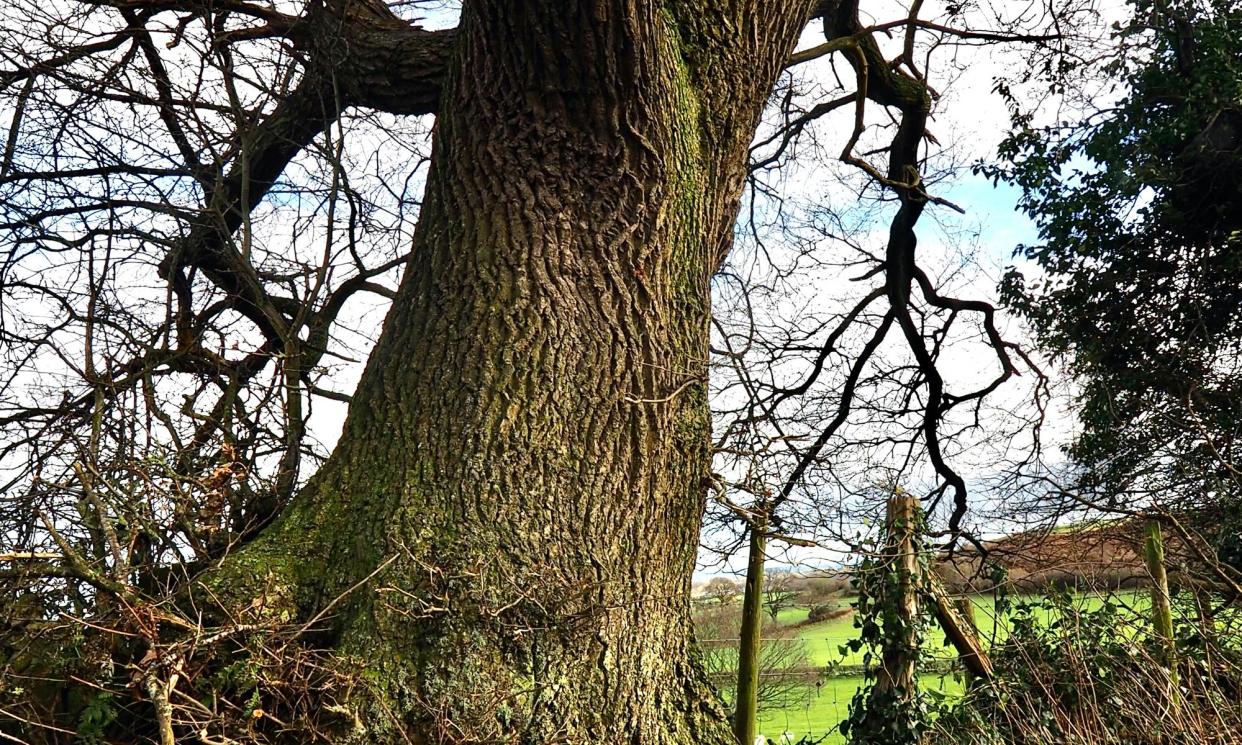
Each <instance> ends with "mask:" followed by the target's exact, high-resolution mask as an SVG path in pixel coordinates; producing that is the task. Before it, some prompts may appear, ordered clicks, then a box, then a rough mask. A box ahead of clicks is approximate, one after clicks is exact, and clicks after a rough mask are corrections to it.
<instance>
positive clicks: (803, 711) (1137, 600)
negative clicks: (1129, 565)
mask: <svg viewBox="0 0 1242 745" xmlns="http://www.w3.org/2000/svg"><path fill="white" fill-rule="evenodd" d="M1110 598H1111V600H1110ZM1038 599H1039V598H1038V597H1036V596H1031V597H1029V598H1021V597H1019V598H1014V599H1013V602H1014V603H1015V604H1016V603H1020V602H1023V601H1024V600H1038ZM1106 601H1108V602H1112V603H1114V604H1118V605H1121V606H1122V607H1123V608H1125V609H1129V610H1130V611H1131V612H1133V613H1134V614H1136V615H1139V614H1143V613H1145V612H1146V610H1147V608H1148V607H1149V603H1150V600H1149V596H1148V595H1147V593H1146V592H1145V591H1132V592H1121V593H1117V594H1113V595H1111V596H1105V595H1099V594H1082V595H1076V596H1074V604H1075V606H1076V607H1077V608H1080V609H1081V610H1084V611H1090V610H1096V609H1099V608H1100V607H1101V606H1103V604H1104V603H1105V602H1106ZM971 602H972V604H973V605H974V609H975V624H976V626H977V628H978V630H979V634H980V636H981V637H982V638H983V639H984V641H985V642H986V643H988V644H991V643H999V642H1001V641H1003V640H1004V638H1005V636H1006V635H1007V631H1008V626H1007V624H1006V623H1005V619H1004V618H1002V619H999V622H998V619H997V618H996V613H995V605H994V601H993V599H992V597H991V596H990V595H976V596H973V597H972V598H971ZM807 613H808V609H807V608H789V609H786V610H783V611H781V612H780V614H778V616H777V622H778V623H779V624H780V625H782V626H796V625H797V624H800V623H803V622H805V621H806V618H807ZM1051 615H1052V612H1051V611H1050V610H1048V609H1046V608H1039V609H1037V610H1036V617H1037V618H1041V619H1043V620H1048V619H1049V618H1050V616H1051ZM856 635H857V630H856V629H855V628H854V621H853V617H852V616H850V615H846V616H843V617H840V618H836V619H832V620H829V621H823V622H821V623H816V624H811V625H807V626H801V627H799V628H798V637H799V638H800V639H802V640H803V642H804V643H805V644H806V645H807V652H808V657H809V658H810V663H811V664H812V665H814V666H816V667H829V666H832V665H837V664H842V665H861V664H862V662H863V660H862V653H861V652H850V651H847V652H846V653H845V654H844V655H843V654H842V652H841V647H842V646H844V645H845V644H847V643H848V642H849V641H850V640H851V639H853V638H855V636H856ZM942 642H943V638H942V637H941V636H939V635H938V634H935V633H933V634H932V635H930V638H929V639H928V640H927V647H926V649H927V651H928V653H929V654H931V655H934V656H936V657H944V658H949V657H952V656H954V654H955V652H954V650H953V649H952V648H951V647H948V646H945V645H944V644H943V643H942ZM861 683H862V677H861V676H858V675H846V676H840V677H827V678H825V679H824V684H823V686H822V687H820V688H819V689H818V690H816V689H815V688H814V687H813V686H810V687H808V688H807V694H806V698H805V699H804V700H803V701H802V702H801V703H799V704H796V705H793V706H790V707H788V708H785V709H782V710H779V711H768V712H763V713H761V714H760V717H759V720H760V721H759V725H760V731H761V732H762V733H763V734H764V735H766V736H767V737H769V738H771V739H772V740H774V741H776V742H780V736H781V734H782V733H784V732H789V733H790V735H791V737H792V738H793V739H794V740H795V741H796V740H797V739H798V738H800V737H803V736H806V735H809V736H812V737H819V736H821V735H824V734H826V733H827V734H828V738H827V739H826V740H825V741H824V742H825V743H826V744H829V745H837V744H839V743H843V742H844V739H843V738H842V737H841V735H840V734H839V733H838V732H836V727H837V725H838V724H839V723H840V721H841V720H842V719H844V718H845V716H846V714H847V713H848V707H849V703H850V700H851V699H852V698H853V697H854V692H855V691H857V690H858V687H859V685H861ZM921 683H922V684H923V685H924V686H926V687H930V688H935V689H937V690H940V691H942V692H944V693H946V694H948V695H957V694H959V693H961V691H962V684H961V682H960V681H957V680H955V679H954V678H953V676H952V675H945V676H939V675H925V676H923V678H921Z"/></svg>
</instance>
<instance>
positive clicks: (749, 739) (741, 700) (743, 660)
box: [733, 510, 768, 745]
mask: <svg viewBox="0 0 1242 745" xmlns="http://www.w3.org/2000/svg"><path fill="white" fill-rule="evenodd" d="M767 543H768V526H767V520H766V519H765V516H764V514H763V512H762V511H758V510H757V511H756V515H755V517H754V518H753V519H752V520H751V521H750V554H749V556H748V557H747V562H746V590H745V593H744V594H743V596H742V633H741V639H740V640H739V644H738V652H737V701H736V703H735V706H734V711H733V734H734V735H735V736H736V737H737V741H738V745H753V744H754V742H755V731H756V729H758V724H757V721H758V715H759V645H760V644H761V643H762V640H761V639H760V636H761V631H762V629H763V563H764V560H765V559H766V554H767Z"/></svg>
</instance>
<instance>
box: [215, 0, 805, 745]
mask: <svg viewBox="0 0 1242 745" xmlns="http://www.w3.org/2000/svg"><path fill="white" fill-rule="evenodd" d="M702 5H703V7H699V6H698V5H696V4H695V3H689V2H686V3H680V4H679V3H664V4H661V3H654V2H634V1H630V2H622V1H621V0H611V1H606V0H599V1H598V2H564V1H561V0H545V1H543V2H534V1H531V2H520V3H514V2H501V1H499V0H497V1H495V2H486V1H483V0H479V1H476V2H469V3H466V10H465V12H464V17H463V19H462V23H461V27H460V30H459V32H458V48H457V52H456V57H455V61H454V62H453V64H452V69H451V72H450V74H449V77H448V80H447V83H446V86H445V89H444V92H443V93H442V95H441V105H440V114H439V117H438V119H437V124H436V127H437V130H436V135H435V142H434V146H433V158H432V167H431V171H430V175H429V177H428V185H427V192H426V198H425V201H424V203H423V206H422V214H421V218H420V223H419V226H418V228H417V231H416V234H415V237H414V241H415V248H414V253H413V257H412V259H411V262H410V265H409V267H408V269H407V271H406V274H405V277H404V279H403V281H402V284H401V287H400V289H399V292H398V295H397V298H396V300H395V301H394V303H393V308H392V311H391V313H390V315H389V317H388V319H387V321H386V323H385V326H384V329H383V333H382V335H381V337H380V339H379V342H378V344H377V346H376V348H375V351H374V353H373V355H372V357H371V359H370V361H369V363H368V366H367V369H366V372H365V374H364V376H363V378H362V382H361V384H360V386H359V388H358V391H357V393H356V394H355V397H354V403H353V405H352V407H351V409H350V413H349V416H348V419H347V422H346V424H345V428H344V432H343V434H342V437H341V440H340V442H339V445H338V447H337V449H336V451H335V453H334V454H333V456H332V457H331V459H330V460H329V462H328V463H327V464H326V465H325V467H324V468H323V469H322V471H321V472H320V473H319V474H318V475H317V476H316V477H315V478H314V479H313V480H312V483H311V484H310V485H309V486H308V487H307V488H306V490H305V491H304V493H303V494H302V495H301V496H300V497H299V499H298V500H296V501H295V503H294V505H293V506H292V507H291V508H290V509H288V510H287V511H286V513H285V514H284V515H282V516H281V518H280V519H279V520H278V521H277V522H276V523H275V524H274V525H273V526H272V528H270V529H269V530H268V531H267V533H266V534H264V535H263V536H261V537H260V538H259V539H258V540H257V541H256V542H254V543H253V544H251V545H250V546H248V547H247V548H246V549H245V550H243V551H242V552H240V553H239V554H237V555H235V556H234V557H232V559H231V560H230V562H229V563H227V564H226V566H225V567H224V569H223V570H222V571H221V572H220V573H218V574H217V575H216V576H214V577H213V578H212V579H211V580H210V581H211V583H212V584H214V585H215V589H216V590H217V591H220V590H227V591H228V593H231V594H234V595H236V596H237V597H236V598H235V599H236V600H237V601H239V602H245V601H246V600H247V597H245V596H246V595H253V594H255V589H254V588H256V587H261V588H262V593H263V598H264V599H263V602H264V603H265V604H267V605H268V606H270V607H276V606H279V605H281V604H282V603H284V604H286V605H289V606H295V607H296V610H297V611H298V612H300V613H302V614H303V615H305V614H307V613H312V612H314V611H315V610H316V609H318V608H322V607H323V606H324V604H325V603H328V602H330V601H332V600H333V599H334V598H336V597H337V596H338V595H340V594H341V593H342V592H344V591H345V590H347V589H348V588H350V587H352V586H354V585H355V584H356V583H358V582H359V580H362V579H363V578H366V577H368V575H369V574H371V573H372V572H374V571H375V570H376V569H377V568H381V567H382V571H379V572H378V573H376V574H375V576H374V577H372V578H371V579H370V582H369V583H368V584H367V585H365V586H364V587H362V588H360V589H355V590H354V591H352V592H350V593H349V594H348V595H346V596H345V598H344V599H343V600H341V601H340V602H339V603H337V604H336V605H334V606H333V608H332V614H331V616H332V620H331V622H330V623H329V624H328V625H330V626H331V627H332V629H333V631H332V636H331V639H330V641H331V643H332V644H333V646H334V648H335V649H336V650H337V651H339V652H340V653H342V654H343V655H345V656H346V657H348V658H351V659H354V660H357V661H358V662H359V664H360V665H361V666H362V667H363V668H365V670H366V673H365V678H366V679H367V680H368V681H370V689H371V691H370V693H369V694H368V697H367V698H365V699H363V700H361V702H360V703H358V704H357V706H359V707H360V710H359V712H358V713H359V714H360V716H361V723H362V725H363V727H364V728H365V733H364V732H363V731H361V730H358V731H356V732H355V736H357V737H358V738H359V739H361V740H366V741H380V742H398V741H405V740H404V739H403V738H406V737H408V738H411V739H412V740H413V741H415V742H441V741H445V742H497V741H515V742H539V743H543V742H633V743H725V742H729V741H730V734H729V728H728V726H727V724H726V723H725V721H724V713H723V711H722V710H721V709H720V707H719V706H718V704H717V703H716V699H715V696H714V694H713V693H711V691H710V689H709V687H708V685H707V683H706V681H705V678H704V676H703V675H702V673H701V671H700V670H699V668H698V666H697V664H696V663H695V655H694V653H693V650H692V641H691V629H690V621H689V616H688V604H687V597H688V590H689V587H688V583H689V581H690V576H691V572H692V569H693V564H694V558H695V551H696V545H697V538H698V529H699V519H700V512H701V509H702V504H703V498H704V493H705V488H706V483H707V480H708V475H709V471H708V469H709V465H710V452H709V434H710V433H709V427H710V419H709V411H708V404H707V398H706V374H707V353H708V350H707V341H708V321H709V312H710V307H709V304H710V303H709V279H710V276H711V274H712V272H713V271H714V269H715V268H716V267H717V266H718V264H719V262H720V260H721V259H722V257H723V255H724V252H725V251H726V250H727V248H728V245H729V242H730V236H731V230H732V223H733V220H734V217H735V213H736V205H737V200H738V198H739V195H740V191H741V185H742V180H743V174H744V166H745V153H746V146H747V144H748V143H749V140H750V137H751V134H752V132H753V129H754V126H755V123H756V121H757V117H758V115H759V112H760V110H761V108H762V105H763V102H764V99H765V97H766V95H767V92H768V91H769V90H770V88H771V86H772V83H773V81H774V80H775V77H776V75H777V73H778V71H779V69H780V65H781V62H782V61H783V60H784V59H785V58H786V57H787V55H788V53H789V51H790V50H791V48H792V46H793V43H794V41H795V40H796V38H797V35H798V31H799V29H800V28H801V27H802V25H803V24H804V23H805V21H806V18H807V15H808V13H809V3H806V2H789V3H770V2H732V3H703V4H702ZM398 730H403V731H404V734H398Z"/></svg>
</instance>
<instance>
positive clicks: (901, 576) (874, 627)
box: [841, 489, 925, 745]
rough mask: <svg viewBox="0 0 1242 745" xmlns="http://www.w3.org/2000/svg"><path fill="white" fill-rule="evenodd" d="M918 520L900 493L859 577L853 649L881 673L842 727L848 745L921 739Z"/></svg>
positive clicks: (909, 743) (911, 500)
mask: <svg viewBox="0 0 1242 745" xmlns="http://www.w3.org/2000/svg"><path fill="white" fill-rule="evenodd" d="M921 517H922V511H921V509H920V507H919V501H918V499H917V498H916V497H913V496H911V495H909V494H906V493H905V492H903V491H901V490H900V489H898V490H897V491H896V493H894V494H893V496H892V497H891V498H890V499H889V500H888V516H887V520H886V522H885V531H886V537H885V542H884V548H883V549H882V551H881V553H880V556H878V557H877V558H876V559H875V560H874V561H873V560H870V559H869V560H867V561H864V562H863V565H862V566H861V567H859V569H858V576H857V585H858V602H857V604H856V607H857V609H858V614H857V617H856V618H855V620H854V624H855V626H857V627H858V628H859V630H860V631H861V639H859V640H857V642H856V646H855V648H856V649H857V648H860V647H861V646H863V645H866V646H868V647H871V648H875V647H879V651H880V665H879V667H878V668H869V669H868V670H867V672H866V676H867V684H866V685H865V686H864V688H863V689H860V690H859V692H858V693H857V694H855V696H854V700H853V702H852V703H851V704H850V715H849V718H848V719H847V720H846V721H844V722H842V723H841V732H842V733H843V734H845V735H846V736H847V737H848V740H849V742H850V743H851V745H915V744H916V743H918V742H919V740H920V738H921V737H922V733H923V729H924V719H925V717H924V714H923V711H922V702H921V699H920V697H919V691H918V679H917V677H916V675H915V673H916V671H917V666H918V655H919V646H920V640H921V639H922V636H923V623H922V622H923V619H922V615H921V612H920V607H919V605H920V603H919V595H920V591H921V585H922V583H923V575H924V572H923V571H922V557H921V556H920V545H921V543H922V541H921V540H920V536H921V533H922V520H921ZM869 656H870V655H868V657H869Z"/></svg>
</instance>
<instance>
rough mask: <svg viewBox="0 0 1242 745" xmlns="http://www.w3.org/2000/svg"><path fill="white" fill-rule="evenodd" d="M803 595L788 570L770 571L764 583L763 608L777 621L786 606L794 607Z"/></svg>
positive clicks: (773, 620)
mask: <svg viewBox="0 0 1242 745" xmlns="http://www.w3.org/2000/svg"><path fill="white" fill-rule="evenodd" d="M801 595H802V592H801V590H800V589H799V588H798V586H797V581H796V579H795V577H794V576H793V574H792V573H790V572H788V571H781V572H769V573H768V575H767V577H766V579H765V581H764V585H763V608H764V610H766V611H767V612H768V616H769V617H770V618H771V619H772V622H773V623H775V622H776V619H777V616H779V615H780V613H781V611H783V610H785V609H786V608H792V607H794V606H795V605H797V603H798V598H799V597H800V596H801Z"/></svg>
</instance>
